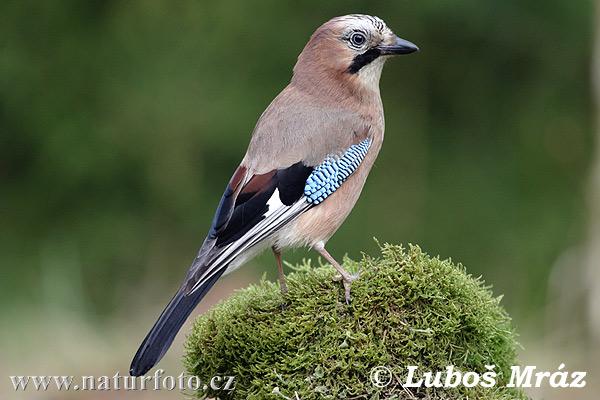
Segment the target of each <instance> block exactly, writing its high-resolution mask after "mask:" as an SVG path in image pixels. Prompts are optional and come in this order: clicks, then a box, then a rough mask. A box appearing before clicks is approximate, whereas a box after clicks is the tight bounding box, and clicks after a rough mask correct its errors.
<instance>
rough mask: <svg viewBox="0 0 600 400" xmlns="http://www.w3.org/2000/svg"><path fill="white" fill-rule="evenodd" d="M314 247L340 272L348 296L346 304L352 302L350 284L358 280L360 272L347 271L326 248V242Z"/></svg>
mask: <svg viewBox="0 0 600 400" xmlns="http://www.w3.org/2000/svg"><path fill="white" fill-rule="evenodd" d="M313 248H314V249H315V250H316V251H317V252H318V253H319V254H320V255H322V256H323V257H324V258H325V259H326V260H327V261H328V262H329V263H330V264H331V265H332V266H333V268H335V269H336V271H337V272H339V273H340V275H341V277H342V281H343V282H344V293H345V297H346V304H350V286H351V285H352V282H354V281H355V280H357V279H358V278H359V276H360V274H359V273H356V274H354V275H352V274H351V273H349V272H348V271H346V270H345V269H344V268H342V266H341V265H340V264H339V263H338V262H337V261H336V260H335V258H333V257H332V256H331V254H329V252H328V251H327V250H326V249H325V244H324V243H323V242H319V243H317V244H316V245H315V246H313Z"/></svg>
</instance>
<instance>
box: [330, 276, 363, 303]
mask: <svg viewBox="0 0 600 400" xmlns="http://www.w3.org/2000/svg"><path fill="white" fill-rule="evenodd" d="M358 278H360V271H359V272H357V273H355V274H349V273H347V272H346V273H345V274H339V275H336V276H334V277H333V280H334V281H336V282H339V281H342V282H343V284H344V297H345V298H346V304H348V305H350V287H351V286H352V282H354V281H355V280H357V279H358Z"/></svg>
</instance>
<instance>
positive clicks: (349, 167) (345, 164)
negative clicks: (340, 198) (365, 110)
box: [304, 138, 372, 205]
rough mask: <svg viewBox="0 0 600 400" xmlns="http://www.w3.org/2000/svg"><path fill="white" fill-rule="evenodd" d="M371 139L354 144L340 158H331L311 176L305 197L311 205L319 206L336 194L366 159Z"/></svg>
mask: <svg viewBox="0 0 600 400" xmlns="http://www.w3.org/2000/svg"><path fill="white" fill-rule="evenodd" d="M371 142H372V141H371V139H370V138H367V139H365V140H363V141H362V142H360V143H357V144H354V145H352V146H350V147H349V148H348V150H346V152H345V153H344V154H342V156H340V157H335V156H329V157H327V158H326V159H325V161H323V162H322V163H321V164H319V165H318V166H317V167H316V168H315V169H314V170H313V172H312V173H311V174H310V175H309V177H308V179H307V180H306V185H305V186H304V196H306V201H307V202H309V203H310V204H314V205H317V204H319V203H320V202H322V201H323V200H325V199H326V198H327V197H329V195H331V194H332V193H333V192H335V191H336V190H337V189H338V188H339V187H340V186H341V185H342V183H344V181H345V180H346V179H348V177H349V176H350V175H352V173H353V172H354V171H356V169H357V168H358V166H359V165H360V163H361V162H362V160H363V159H364V158H365V155H366V154H367V151H369V147H370V146H371Z"/></svg>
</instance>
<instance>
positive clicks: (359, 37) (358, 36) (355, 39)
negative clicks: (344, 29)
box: [350, 32, 367, 47]
mask: <svg viewBox="0 0 600 400" xmlns="http://www.w3.org/2000/svg"><path fill="white" fill-rule="evenodd" d="M366 41H367V38H366V37H365V35H363V34H362V33H360V32H354V33H353V34H352V35H351V36H350V43H352V45H354V46H356V47H360V46H362V45H363V44H365V42H366Z"/></svg>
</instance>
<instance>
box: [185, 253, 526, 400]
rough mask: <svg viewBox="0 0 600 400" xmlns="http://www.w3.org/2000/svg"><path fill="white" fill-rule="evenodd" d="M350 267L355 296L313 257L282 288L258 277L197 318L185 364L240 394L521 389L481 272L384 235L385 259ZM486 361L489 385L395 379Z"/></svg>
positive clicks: (358, 395) (508, 337)
mask: <svg viewBox="0 0 600 400" xmlns="http://www.w3.org/2000/svg"><path fill="white" fill-rule="evenodd" d="M344 265H345V267H346V268H348V269H349V270H351V271H356V270H360V271H361V272H362V275H361V278H360V279H359V280H357V281H356V282H354V283H353V285H352V304H351V305H349V306H348V305H346V304H345V302H344V294H343V288H342V285H341V284H340V283H337V282H334V281H333V280H332V278H333V276H334V271H333V268H331V267H330V266H328V265H327V266H320V267H317V268H312V267H311V266H310V262H306V263H305V264H304V265H302V266H299V267H297V268H296V272H294V273H291V274H289V276H288V280H287V281H288V285H289V294H288V295H287V296H285V298H284V297H283V296H282V294H281V293H280V291H279V286H278V284H277V283H272V282H266V281H263V282H261V283H260V284H259V285H255V286H251V287H249V288H247V289H244V290H241V291H239V292H237V293H236V294H235V295H234V296H232V297H231V298H229V299H227V300H226V301H225V302H223V303H222V304H220V305H218V306H217V307H215V308H214V309H213V310H212V311H211V312H209V313H207V314H205V315H203V316H201V317H200V318H198V320H197V321H196V324H195V326H194V328H193V331H192V334H191V335H190V336H189V338H188V341H187V354H186V357H185V364H186V369H187V371H188V373H190V374H192V375H197V376H199V377H200V378H201V379H202V381H203V382H206V381H207V379H210V377H212V376H214V375H234V376H236V389H235V391H234V392H233V393H232V394H229V397H231V398H234V399H284V398H290V399H303V400H304V399H317V398H318V399H322V398H325V399H344V398H353V399H383V398H386V399H390V398H395V399H404V398H407V399H409V398H436V399H437V398H443V399H447V398H452V399H463V398H469V399H477V398H480V399H514V398H521V397H523V398H524V395H523V394H522V393H520V392H517V391H515V390H510V389H507V388H505V387H504V386H505V383H506V380H507V378H508V377H509V376H510V365H512V364H514V363H515V347H516V341H515V335H514V332H513V329H512V327H511V324H510V318H509V317H508V315H507V314H506V312H505V311H504V309H503V308H502V307H501V306H500V305H499V302H500V298H495V297H493V295H492V293H491V291H490V290H489V287H486V286H484V284H483V282H482V281H481V280H480V279H478V278H473V277H471V276H470V275H467V274H466V273H465V269H464V268H463V267H462V266H461V265H454V264H452V262H451V261H450V260H440V259H439V258H431V257H429V256H428V255H427V254H425V253H423V252H422V251H421V249H420V248H419V247H417V246H410V248H409V249H408V251H405V250H404V249H403V248H402V247H401V246H394V245H388V244H386V245H384V246H383V247H382V256H381V257H380V258H371V257H369V256H365V257H364V258H363V260H362V261H360V262H356V261H352V260H350V259H346V260H344ZM282 304H283V306H282ZM489 364H494V365H496V369H495V372H496V373H497V374H498V376H497V378H496V379H497V384H496V386H494V387H493V388H483V387H481V386H476V387H474V388H466V387H464V386H463V385H460V386H459V387H457V388H454V389H450V388H435V389H433V388H430V389H428V388H419V389H417V388H410V389H403V388H402V387H401V386H400V384H399V382H404V379H405V377H406V373H407V370H406V366H409V365H416V366H419V370H420V371H444V370H445V368H446V366H448V365H454V366H456V367H457V368H458V369H459V370H462V371H465V372H466V371H476V372H479V373H483V372H485V371H486V370H485V365H489ZM381 365H383V366H388V367H390V368H391V370H392V371H393V373H394V375H395V377H394V380H393V381H392V383H391V384H390V385H389V386H387V387H385V388H378V387H376V386H374V385H373V384H372V382H371V380H370V373H371V370H372V369H373V368H374V367H376V366H381ZM208 394H209V395H210V393H208ZM199 395H200V396H205V395H207V393H203V392H201V393H199ZM213 395H215V394H213ZM219 396H223V394H222V393H221V394H219ZM224 397H227V396H224Z"/></svg>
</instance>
